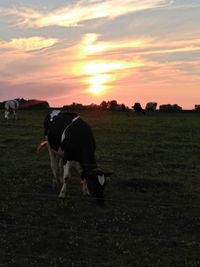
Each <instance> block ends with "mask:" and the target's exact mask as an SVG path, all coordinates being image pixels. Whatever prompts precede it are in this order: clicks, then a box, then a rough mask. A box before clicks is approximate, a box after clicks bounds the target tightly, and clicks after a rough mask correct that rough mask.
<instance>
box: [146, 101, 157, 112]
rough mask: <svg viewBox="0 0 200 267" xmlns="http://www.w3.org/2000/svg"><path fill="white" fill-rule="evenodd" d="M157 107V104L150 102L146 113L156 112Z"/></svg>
mask: <svg viewBox="0 0 200 267" xmlns="http://www.w3.org/2000/svg"><path fill="white" fill-rule="evenodd" d="M156 107H157V103H156V102H148V103H147V104H146V108H145V109H146V111H155V110H156Z"/></svg>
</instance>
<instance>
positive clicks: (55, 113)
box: [50, 109, 61, 121]
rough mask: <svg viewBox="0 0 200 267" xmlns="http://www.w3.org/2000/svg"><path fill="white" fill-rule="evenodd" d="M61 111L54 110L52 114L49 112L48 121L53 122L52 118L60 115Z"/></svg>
mask: <svg viewBox="0 0 200 267" xmlns="http://www.w3.org/2000/svg"><path fill="white" fill-rule="evenodd" d="M60 112H61V111H60V110H58V109H54V110H53V111H52V112H51V114H50V117H51V118H50V121H53V118H54V117H56V116H58V114H59V113H60Z"/></svg>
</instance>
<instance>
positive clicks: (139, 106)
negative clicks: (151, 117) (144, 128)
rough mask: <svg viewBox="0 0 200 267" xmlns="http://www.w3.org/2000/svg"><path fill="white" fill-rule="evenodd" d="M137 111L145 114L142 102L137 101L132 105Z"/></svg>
mask: <svg viewBox="0 0 200 267" xmlns="http://www.w3.org/2000/svg"><path fill="white" fill-rule="evenodd" d="M132 108H133V109H134V111H135V112H141V113H142V114H145V111H144V110H143V108H142V106H141V104H140V103H137V102H136V103H135V104H134V106H132Z"/></svg>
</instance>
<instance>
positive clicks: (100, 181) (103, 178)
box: [98, 175, 105, 186]
mask: <svg viewBox="0 0 200 267" xmlns="http://www.w3.org/2000/svg"><path fill="white" fill-rule="evenodd" d="M98 181H99V183H100V185H102V186H103V185H104V184H105V176H104V175H98Z"/></svg>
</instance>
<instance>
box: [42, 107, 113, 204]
mask: <svg viewBox="0 0 200 267" xmlns="http://www.w3.org/2000/svg"><path fill="white" fill-rule="evenodd" d="M44 131H45V136H46V137H47V141H46V142H45V141H44V142H42V143H41V144H40V146H39V149H40V147H42V146H45V144H47V145H48V150H49V156H50V161H51V168H52V172H53V176H54V180H53V183H54V184H59V185H61V190H60V193H59V197H60V198H65V196H66V186H67V181H68V179H69V178H70V176H71V167H72V164H73V162H74V161H75V162H78V163H79V166H80V167H81V171H82V174H81V185H82V190H83V193H84V194H90V193H91V195H93V196H94V197H95V198H96V204H97V205H103V204H104V189H105V185H106V177H107V176H109V175H111V173H105V172H103V171H102V170H100V169H99V168H98V167H97V162H96V159H95V148H96V145H95V140H94V137H93V133H92V131H91V129H90V127H89V125H88V124H87V123H86V122H85V121H84V120H82V119H81V118H80V116H77V114H75V113H67V112H60V111H59V110H54V111H53V112H52V113H51V114H48V115H47V116H46V118H45V120H44Z"/></svg>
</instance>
